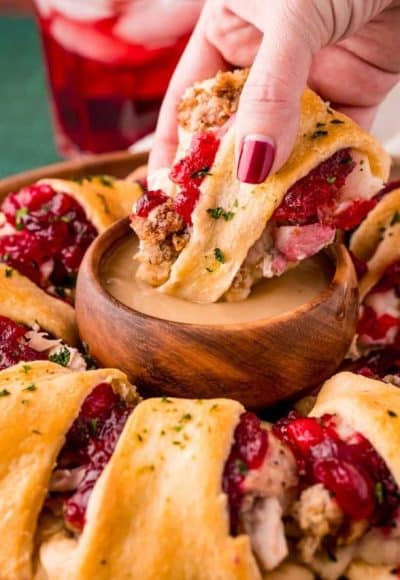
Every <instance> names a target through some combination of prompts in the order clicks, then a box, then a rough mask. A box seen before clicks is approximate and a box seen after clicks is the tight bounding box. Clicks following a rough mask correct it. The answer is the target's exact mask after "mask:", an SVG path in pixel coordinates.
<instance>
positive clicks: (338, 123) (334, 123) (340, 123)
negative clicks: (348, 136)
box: [331, 119, 344, 125]
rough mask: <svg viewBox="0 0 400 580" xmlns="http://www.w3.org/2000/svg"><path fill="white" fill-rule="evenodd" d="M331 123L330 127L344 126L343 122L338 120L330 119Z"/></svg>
mask: <svg viewBox="0 0 400 580" xmlns="http://www.w3.org/2000/svg"><path fill="white" fill-rule="evenodd" d="M331 123H332V125H344V121H341V120H340V119H332V121H331Z"/></svg>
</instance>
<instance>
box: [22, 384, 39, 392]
mask: <svg viewBox="0 0 400 580" xmlns="http://www.w3.org/2000/svg"><path fill="white" fill-rule="evenodd" d="M22 390H23V391H31V392H33V391H37V386H36V385H35V383H31V384H30V385H28V386H27V387H25V388H24V389H22Z"/></svg>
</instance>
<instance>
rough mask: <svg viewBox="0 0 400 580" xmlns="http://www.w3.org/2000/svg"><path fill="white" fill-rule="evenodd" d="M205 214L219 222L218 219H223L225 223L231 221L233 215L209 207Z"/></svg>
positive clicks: (220, 208) (221, 209) (220, 209)
mask: <svg viewBox="0 0 400 580" xmlns="http://www.w3.org/2000/svg"><path fill="white" fill-rule="evenodd" d="M207 213H208V215H209V216H210V217H212V218H213V219H214V220H219V218H221V217H222V218H224V220H225V221H226V222H229V221H231V220H232V219H233V218H234V216H235V214H234V212H233V211H225V210H224V208H223V207H220V206H218V207H209V208H208V210H207Z"/></svg>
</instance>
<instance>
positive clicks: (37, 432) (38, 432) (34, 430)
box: [32, 429, 42, 435]
mask: <svg viewBox="0 0 400 580" xmlns="http://www.w3.org/2000/svg"><path fill="white" fill-rule="evenodd" d="M32 433H33V434H34V435H41V434H42V433H41V431H39V430H38V429H32Z"/></svg>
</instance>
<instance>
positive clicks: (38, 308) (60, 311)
mask: <svg viewBox="0 0 400 580" xmlns="http://www.w3.org/2000/svg"><path fill="white" fill-rule="evenodd" d="M0 315H1V316H7V317H8V318H11V319H12V320H14V321H15V322H20V323H21V324H25V325H26V326H29V327H32V326H33V325H34V324H35V323H38V324H39V326H40V327H41V328H42V329H43V330H47V331H48V332H50V333H51V334H52V335H53V336H55V337H56V338H62V339H63V340H64V341H65V342H66V343H67V344H69V345H70V346H75V345H76V344H77V342H78V331H77V328H76V322H75V312H74V309H73V308H72V306H70V305H69V304H67V303H66V302H63V301H62V300H59V299H57V298H54V297H53V296H50V295H49V294H47V292H45V291H44V290H42V289H41V288H39V286H36V284H34V283H33V282H31V280H29V278H27V277H26V276H23V275H22V274H19V272H17V270H14V269H13V268H9V267H8V266H6V265H5V264H0Z"/></svg>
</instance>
